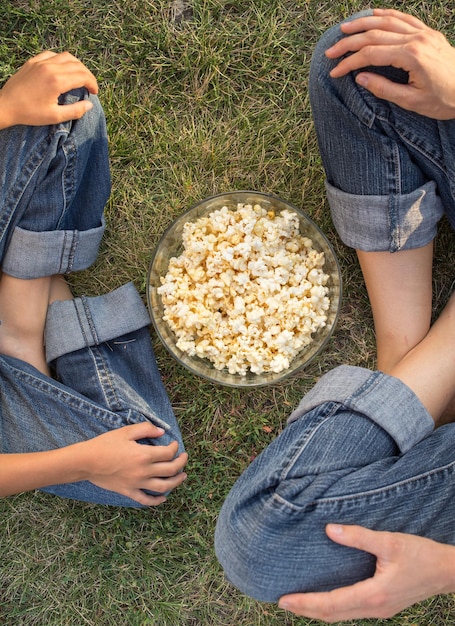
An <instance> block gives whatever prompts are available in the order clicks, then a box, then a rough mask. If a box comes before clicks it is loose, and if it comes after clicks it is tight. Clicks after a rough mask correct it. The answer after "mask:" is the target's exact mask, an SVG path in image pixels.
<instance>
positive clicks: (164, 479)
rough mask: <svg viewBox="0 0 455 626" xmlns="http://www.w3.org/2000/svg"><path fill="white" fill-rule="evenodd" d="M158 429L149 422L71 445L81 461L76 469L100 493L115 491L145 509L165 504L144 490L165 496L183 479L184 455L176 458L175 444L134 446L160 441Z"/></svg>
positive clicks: (174, 442)
mask: <svg viewBox="0 0 455 626" xmlns="http://www.w3.org/2000/svg"><path fill="white" fill-rule="evenodd" d="M163 433H164V431H163V429H162V428H158V427H157V426H154V425H153V424H151V423H150V422H142V423H140V424H133V425H131V426H124V427H123V428H119V429H117V430H112V431H109V432H107V433H104V434H103V435H99V436H98V437H95V438H93V439H89V440H88V441H84V442H81V443H79V444H75V447H76V446H78V447H79V452H80V453H81V454H82V457H80V458H79V461H78V463H79V465H80V466H81V467H83V468H86V469H87V474H86V476H85V478H86V479H87V480H89V481H90V482H92V483H93V484H95V485H97V486H98V487H103V488H104V489H109V490H110V491H116V492H117V493H121V494H122V495H124V496H128V497H129V498H132V499H133V500H136V501H137V502H139V503H140V504H143V505H146V506H156V505H158V504H161V503H162V502H164V501H165V500H166V497H165V496H164V495H162V496H161V495H160V496H152V495H149V494H146V493H144V491H143V490H144V489H147V490H148V491H155V492H158V493H165V492H167V491H170V490H171V489H174V488H175V487H177V486H178V485H180V484H181V483H182V482H183V481H184V480H185V478H186V474H184V473H183V472H182V471H181V470H182V469H183V467H184V466H185V465H186V462H187V460H188V455H187V454H186V453H182V454H180V455H179V456H178V457H176V456H175V455H176V453H177V449H178V443H177V442H176V441H173V442H172V443H170V444H169V445H167V446H158V445H146V444H140V443H137V441H138V440H140V439H145V438H155V437H160V436H161V435H162V434H163Z"/></svg>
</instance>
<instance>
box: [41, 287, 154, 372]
mask: <svg viewBox="0 0 455 626" xmlns="http://www.w3.org/2000/svg"><path fill="white" fill-rule="evenodd" d="M149 324H150V317H149V314H148V312H147V309H146V307H145V305H144V303H143V302H142V299H141V297H140V295H139V293H138V292H137V290H136V288H135V286H134V285H133V283H127V284H126V285H123V286H122V287H119V288H118V289H116V290H115V291H112V292H110V293H108V294H105V295H102V296H96V297H93V298H88V297H86V296H82V297H80V298H74V299H72V300H63V301H56V302H53V303H52V304H51V305H50V306H49V309H48V314H47V320H46V330H45V345H46V360H47V362H48V363H50V362H51V361H53V360H54V359H56V358H57V357H59V356H62V355H63V354H68V353H69V352H74V351H75V350H80V349H82V348H88V347H90V346H96V345H99V344H101V343H103V342H104V341H109V340H111V339H116V338H117V337H121V336H122V335H126V334H128V333H131V332H133V331H135V330H138V329H140V328H143V327H144V326H148V325H149Z"/></svg>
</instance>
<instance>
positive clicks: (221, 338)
mask: <svg viewBox="0 0 455 626" xmlns="http://www.w3.org/2000/svg"><path fill="white" fill-rule="evenodd" d="M182 239H183V247H184V250H183V252H182V254H181V255H180V256H178V257H173V258H171V259H170V262H169V267H168V271H167V273H166V275H165V276H164V277H161V278H160V280H161V286H160V287H158V293H159V294H160V295H161V299H162V302H163V306H164V316H163V319H164V321H166V322H167V323H168V324H169V326H170V328H171V329H172V330H173V332H174V333H175V335H176V337H177V347H178V348H180V349H181V350H182V351H183V352H186V353H188V354H189V355H190V356H194V355H197V356H199V357H201V358H207V359H209V360H210V361H211V362H212V363H213V366H214V367H215V368H216V369H219V370H221V369H224V368H226V369H227V370H228V371H229V373H231V374H239V375H241V376H245V375H246V374H247V372H248V371H251V372H253V373H255V374H261V373H263V372H270V371H271V372H275V373H279V372H281V371H283V370H286V369H288V368H289V367H290V365H291V362H292V360H293V358H295V356H296V355H297V354H298V353H299V352H300V350H302V348H303V347H305V346H307V345H308V344H309V343H311V341H312V336H313V335H314V333H315V332H316V331H317V330H318V329H319V328H321V327H323V326H325V324H326V320H327V311H328V309H329V306H330V300H329V298H328V295H327V294H328V287H327V281H328V279H329V277H328V275H327V274H325V273H324V270H323V266H324V253H323V252H318V251H316V250H314V249H313V247H312V246H313V243H312V241H311V239H309V238H308V237H304V236H302V235H301V234H300V233H299V218H298V215H297V214H296V213H295V212H293V211H288V210H284V211H281V212H280V213H279V214H277V213H276V212H275V211H271V210H269V211H266V210H265V209H263V208H262V206H260V205H259V204H255V205H254V206H253V205H250V204H238V205H237V210H236V211H232V210H230V209H229V208H228V207H222V208H221V209H219V210H216V211H213V212H212V213H210V214H209V215H208V216H207V217H201V218H199V219H198V220H196V221H195V222H187V223H186V224H185V225H184V228H183V236H182Z"/></svg>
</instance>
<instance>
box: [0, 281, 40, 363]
mask: <svg viewBox="0 0 455 626" xmlns="http://www.w3.org/2000/svg"><path fill="white" fill-rule="evenodd" d="M50 285H51V277H50V276H46V277H43V278H35V279H32V280H23V279H20V278H14V277H12V276H9V275H7V274H3V275H2V276H1V279H0V321H1V323H0V353H1V354H5V355H8V356H13V357H16V358H18V359H21V360H23V361H26V362H27V363H30V365H33V366H34V367H36V368H37V369H38V370H39V371H40V372H42V373H43V374H46V375H49V368H48V367H47V364H46V360H45V357H44V345H43V344H44V325H45V322H46V314H47V307H48V303H49V293H50Z"/></svg>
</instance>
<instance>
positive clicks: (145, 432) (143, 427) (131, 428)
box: [63, 104, 166, 441]
mask: <svg viewBox="0 0 455 626" xmlns="http://www.w3.org/2000/svg"><path fill="white" fill-rule="evenodd" d="M63 106H71V105H66V104H65V105H63ZM123 431H124V432H125V434H127V435H128V438H129V439H130V441H137V440H138V439H147V438H150V439H157V438H158V437H161V436H162V435H164V433H165V432H166V431H165V430H164V428H161V426H156V425H155V424H152V422H138V423H137V424H130V425H128V426H123Z"/></svg>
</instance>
